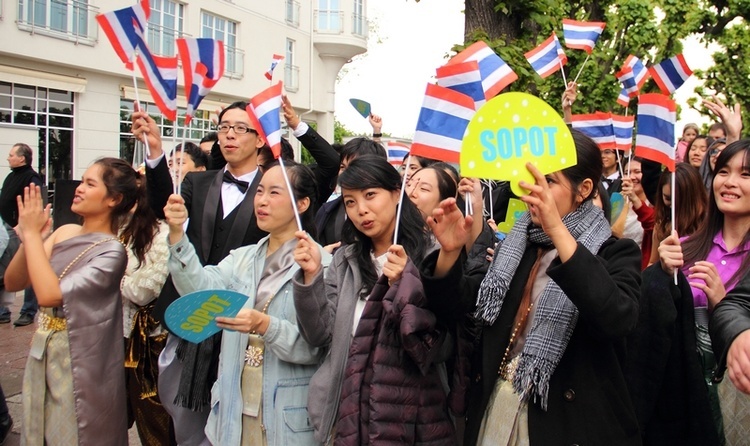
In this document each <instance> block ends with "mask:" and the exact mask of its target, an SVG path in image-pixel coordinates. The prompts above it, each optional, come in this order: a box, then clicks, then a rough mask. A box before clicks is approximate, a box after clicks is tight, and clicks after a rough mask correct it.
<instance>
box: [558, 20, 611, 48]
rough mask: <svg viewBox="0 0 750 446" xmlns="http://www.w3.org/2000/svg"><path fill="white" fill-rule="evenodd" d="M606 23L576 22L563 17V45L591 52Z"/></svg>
mask: <svg viewBox="0 0 750 446" xmlns="http://www.w3.org/2000/svg"><path fill="white" fill-rule="evenodd" d="M606 25H607V24H606V23H604V22H578V21H576V20H570V19H563V38H564V39H565V46H566V47H568V48H571V49H576V50H584V51H586V52H587V53H589V54H591V52H592V51H593V50H594V46H595V45H596V41H597V40H598V39H599V36H600V35H601V34H602V31H604V27H605V26H606Z"/></svg>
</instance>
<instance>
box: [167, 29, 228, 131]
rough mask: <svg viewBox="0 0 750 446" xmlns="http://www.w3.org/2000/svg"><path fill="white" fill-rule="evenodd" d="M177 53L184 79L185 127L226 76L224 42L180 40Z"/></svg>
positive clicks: (187, 38) (194, 39)
mask: <svg viewBox="0 0 750 446" xmlns="http://www.w3.org/2000/svg"><path fill="white" fill-rule="evenodd" d="M177 51H178V52H179V54H180V59H181V60H182V72H183V75H184V76H185V96H186V97H187V110H186V112H185V125H188V124H189V123H190V120H191V119H192V118H193V114H194V113H195V110H197V109H198V105H200V103H201V101H202V100H203V98H204V97H206V95H207V94H208V93H209V92H210V91H211V88H213V86H214V85H216V83H217V82H219V79H221V76H223V75H224V42H222V41H221V40H214V39H208V38H199V39H196V38H192V37H185V38H180V39H177Z"/></svg>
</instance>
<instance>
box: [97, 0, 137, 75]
mask: <svg viewBox="0 0 750 446" xmlns="http://www.w3.org/2000/svg"><path fill="white" fill-rule="evenodd" d="M150 13H151V8H150V6H149V3H148V0H141V2H140V3H139V4H137V5H134V6H131V7H128V8H123V9H118V10H116V11H110V12H105V13H103V14H97V16H96V21H97V22H99V26H101V27H102V31H104V34H106V35H107V38H108V39H109V42H110V43H111V44H112V47H113V48H114V49H115V53H117V55H118V56H119V57H120V60H122V62H123V63H124V64H125V68H127V69H128V70H132V69H133V63H134V62H135V57H134V56H135V52H136V50H137V49H138V47H139V46H141V44H143V47H144V48H145V46H146V45H145V42H144V41H143V33H144V32H145V30H146V26H147V25H148V17H149V15H150Z"/></svg>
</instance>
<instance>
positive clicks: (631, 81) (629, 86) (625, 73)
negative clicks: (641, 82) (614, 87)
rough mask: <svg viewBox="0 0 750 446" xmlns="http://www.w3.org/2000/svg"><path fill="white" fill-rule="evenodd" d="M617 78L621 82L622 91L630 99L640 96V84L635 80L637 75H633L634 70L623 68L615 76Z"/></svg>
mask: <svg viewBox="0 0 750 446" xmlns="http://www.w3.org/2000/svg"><path fill="white" fill-rule="evenodd" d="M615 77H616V78H617V80H618V81H620V84H621V85H622V89H623V91H624V92H625V93H626V94H627V95H628V97H630V98H634V97H636V96H638V93H639V90H640V88H639V87H638V83H637V82H636V80H635V75H634V74H633V69H632V68H630V67H628V66H623V67H622V70H620V71H618V72H617V74H615Z"/></svg>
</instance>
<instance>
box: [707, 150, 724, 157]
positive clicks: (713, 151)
mask: <svg viewBox="0 0 750 446" xmlns="http://www.w3.org/2000/svg"><path fill="white" fill-rule="evenodd" d="M722 150H724V149H711V152H709V153H710V154H711V156H719V154H720V153H721V151H722Z"/></svg>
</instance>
